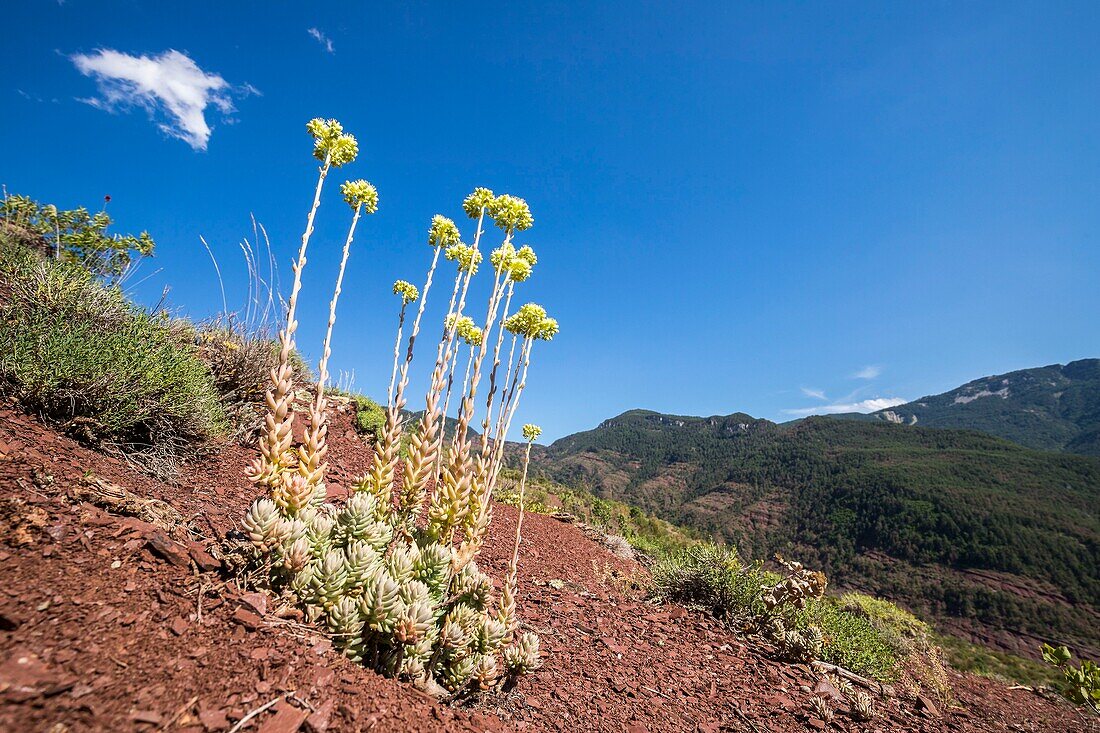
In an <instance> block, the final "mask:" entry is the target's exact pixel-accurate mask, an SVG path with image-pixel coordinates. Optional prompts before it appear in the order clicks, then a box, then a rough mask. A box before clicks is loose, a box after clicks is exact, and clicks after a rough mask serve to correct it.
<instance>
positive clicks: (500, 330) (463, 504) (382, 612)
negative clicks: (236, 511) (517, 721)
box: [244, 120, 558, 695]
mask: <svg viewBox="0 0 1100 733" xmlns="http://www.w3.org/2000/svg"><path fill="white" fill-rule="evenodd" d="M308 129H309V132H310V134H311V135H313V137H314V141H315V147H314V155H315V156H316V157H317V158H318V160H320V161H321V168H320V172H319V177H318V182H317V187H316V191H315V195H314V202H313V207H312V209H311V210H310V214H309V217H308V219H307V225H306V230H305V233H304V234H303V236H302V244H301V248H300V250H299V256H298V260H297V263H296V265H295V267H294V273H295V279H294V286H293V289H292V291H291V297H290V299H289V301H288V312H287V320H286V326H285V328H284V329H283V330H282V331H281V332H280V335H279V341H280V353H279V358H280V361H279V364H278V366H277V367H276V368H275V369H274V370H273V371H272V373H271V376H272V384H271V387H270V389H269V391H268V394H267V398H266V402H267V405H268V407H269V411H268V414H267V416H266V421H265V429H264V433H263V435H262V436H261V440H260V453H261V455H260V458H258V459H257V460H256V461H255V462H254V464H253V465H252V466H250V468H249V478H250V479H251V480H252V481H253V482H255V483H256V484H257V485H259V486H262V487H264V488H265V489H266V490H267V492H268V496H267V497H265V498H262V499H259V500H257V501H256V502H255V503H254V504H253V505H252V507H251V508H250V509H249V511H248V513H247V515H246V517H245V520H244V527H245V530H246V531H247V533H248V535H249V538H250V539H251V541H252V543H253V544H254V545H255V546H256V547H257V548H258V549H259V550H260V551H261V553H262V555H263V557H265V558H266V562H267V565H268V567H269V568H270V569H271V571H272V581H273V583H274V584H275V585H276V586H277V587H281V588H285V589H288V590H289V591H291V592H292V593H293V594H294V595H295V596H296V597H297V599H298V600H299V601H300V603H301V604H302V606H303V607H304V609H305V612H306V614H307V616H308V617H309V618H310V619H312V620H315V621H318V622H323V623H324V624H325V625H326V626H327V627H328V629H329V630H330V631H331V632H332V634H333V638H334V640H335V642H336V644H337V645H338V646H339V647H340V648H341V649H342V650H344V652H345V653H346V654H347V655H348V656H350V657H352V658H354V659H357V660H361V661H363V662H364V663H365V664H368V665H369V666H371V667H373V668H375V669H378V670H380V671H381V672H383V673H385V674H388V675H392V676H400V677H403V678H406V679H410V680H413V681H415V682H416V683H417V684H419V685H420V686H422V687H423V688H425V689H427V690H430V691H432V692H433V693H436V694H440V695H443V694H451V695H458V694H465V693H467V692H471V691H473V690H485V689H490V688H492V687H494V686H497V685H499V684H502V683H507V682H508V681H509V680H512V679H514V678H515V677H516V676H517V675H520V674H523V673H526V672H529V671H531V670H534V669H536V668H537V667H538V666H539V664H540V657H539V641H538V637H537V636H535V635H534V634H532V633H521V631H520V623H519V619H518V616H517V614H516V590H517V574H518V567H517V566H518V554H519V544H520V539H521V531H522V522H523V501H522V497H523V496H524V493H525V485H526V470H527V464H528V460H529V457H530V445H531V443H532V442H533V441H534V440H535V438H536V437H537V435H538V433H539V430H538V428H537V427H536V426H533V425H527V426H524V430H523V433H524V437H525V438H526V439H527V441H528V447H527V452H526V456H525V460H524V468H523V474H522V476H521V479H520V488H519V493H520V497H521V500H520V505H521V512H520V520H519V523H518V526H517V530H516V538H515V545H514V548H513V553H512V558H511V560H510V562H509V564H508V569H507V573H506V576H505V578H504V582H503V584H502V591H501V595H500V598H499V599H494V598H493V593H492V590H493V583H492V580H491V579H490V578H489V577H488V576H487V575H485V574H484V573H483V572H481V571H480V570H479V569H478V567H477V564H476V561H475V560H476V557H477V555H478V553H479V551H480V549H481V546H482V544H483V543H484V541H485V537H486V533H487V530H488V527H489V523H490V521H491V517H492V503H491V502H490V497H491V496H492V493H493V490H494V488H495V486H496V483H497V480H498V478H499V474H500V470H501V466H502V459H503V453H504V445H505V436H506V435H507V434H508V431H509V428H510V426H511V424H512V419H513V417H514V415H515V412H516V410H517V408H518V405H519V400H520V397H521V395H522V393H523V391H524V388H525V386H526V381H527V373H528V369H529V367H530V363H531V353H532V350H533V347H534V344H535V342H536V341H540V340H546V341H548V340H550V339H552V338H553V337H554V336H555V335H556V334H557V332H558V325H557V322H556V321H555V320H554V319H552V318H549V317H548V316H547V315H546V311H545V310H544V309H542V308H541V307H540V306H538V305H535V304H526V305H524V306H522V307H520V308H519V309H517V310H516V311H515V312H510V303H511V298H512V293H513V291H514V288H515V284H516V283H518V282H522V281H524V280H526V279H527V277H528V276H529V275H530V274H531V268H532V266H533V265H534V262H535V259H534V253H533V252H532V251H531V250H530V248H529V247H522V248H519V249H517V248H516V247H515V246H514V245H513V243H512V240H513V237H514V235H515V234H516V233H517V232H521V231H524V230H526V229H527V228H529V227H530V226H531V224H532V223H533V220H532V218H531V214H530V211H529V210H528V207H527V204H526V203H525V202H524V201H523V200H522V199H518V198H515V197H513V196H508V195H503V196H495V195H494V194H493V193H492V192H491V191H489V190H488V189H483V188H479V189H476V190H475V191H474V192H473V193H472V194H471V195H470V196H469V197H467V199H466V200H465V202H464V204H463V208H464V209H465V211H466V213H467V215H468V216H469V217H470V218H471V219H473V220H475V221H476V222H477V229H476V232H475V235H474V240H473V244H472V245H466V244H463V243H462V242H461V241H460V238H459V235H458V229H457V226H456V225H455V224H454V222H452V221H451V220H449V219H446V218H445V217H442V216H437V217H436V218H435V219H433V222H432V227H431V229H430V231H429V237H428V244H429V245H430V246H431V247H432V248H433V250H434V252H433V257H432V262H431V265H430V267H429V269H428V274H427V278H426V280H425V283H424V286H423V288H421V289H417V288H415V287H414V286H411V285H410V284H409V283H407V282H404V281H398V283H396V284H395V285H394V292H395V294H397V295H400V296H401V299H402V306H401V311H400V314H399V320H398V334H399V335H398V340H397V345H396V347H395V352H394V367H393V376H392V379H391V388H390V391H389V394H388V398H387V406H386V410H385V420H384V424H383V425H382V426H381V428H380V429H379V430H378V432H377V438H376V441H375V450H374V453H373V459H372V466H371V469H370V471H369V472H368V473H367V475H365V476H363V477H362V478H360V479H359V480H358V481H356V482H355V484H354V485H353V492H352V495H351V497H350V498H349V499H348V501H347V503H346V504H345V505H344V506H343V507H336V506H333V505H331V504H328V503H326V501H325V499H326V490H325V481H324V479H325V473H326V468H327V466H326V464H325V462H324V456H325V453H326V451H327V444H326V435H327V434H326V429H325V397H324V395H325V385H326V381H327V377H328V372H327V360H328V357H329V354H330V346H331V334H332V325H333V323H334V321H335V317H336V303H337V298H338V297H339V294H340V285H341V282H342V277H343V271H344V264H345V263H346V261H347V257H348V251H349V248H350V245H351V241H352V234H353V232H354V228H355V224H356V222H357V221H358V217H359V211H360V207H362V209H363V210H364V211H366V212H367V213H371V212H372V211H373V210H374V208H375V207H376V205H377V192H375V191H374V189H373V187H370V186H369V184H365V182H359V184H354V185H353V184H345V187H344V194H345V200H346V201H347V202H348V204H349V205H350V206H352V209H353V211H354V212H355V214H354V216H353V219H352V225H351V229H350V230H349V234H348V239H347V243H346V244H345V247H344V253H343V260H342V262H341V267H340V275H339V276H338V279H337V284H336V289H335V293H334V296H333V299H332V302H331V304H330V310H329V328H328V332H327V333H326V336H325V343H324V350H323V356H322V359H321V364H320V369H319V379H318V384H317V389H316V392H315V398H314V401H313V404H312V406H311V408H310V423H309V427H308V429H307V431H306V434H305V440H304V442H303V444H302V445H299V446H295V445H293V438H292V430H291V427H292V423H293V420H294V413H293V411H292V409H291V404H290V400H291V395H292V393H293V374H292V370H291V369H290V367H289V364H288V359H289V354H290V353H291V352H292V350H293V345H294V342H293V336H294V332H295V330H296V327H297V321H296V320H295V311H296V305H297V298H298V293H299V290H300V286H301V272H302V269H303V267H304V265H305V259H306V250H307V247H308V243H309V238H310V234H311V232H312V230H313V221H314V218H315V216H316V213H317V209H318V207H319V205H320V200H321V192H322V187H323V185H324V181H325V177H326V176H327V174H328V173H329V171H330V169H331V167H332V166H340V165H343V164H346V163H350V162H351V161H352V160H354V158H355V155H356V152H357V150H358V145H357V143H356V141H355V139H354V138H353V137H352V136H350V135H347V134H346V133H344V132H343V130H342V128H341V127H340V125H339V124H338V123H337V122H335V121H333V120H329V121H327V122H326V121H324V120H313V121H312V122H310V124H309V126H308ZM360 184H362V185H360ZM487 218H488V219H491V220H492V221H493V222H494V223H495V224H496V225H497V227H498V228H499V229H501V230H502V231H503V233H504V240H503V243H502V244H501V246H500V247H499V248H497V249H496V250H494V251H493V252H492V253H491V255H490V258H489V259H490V262H491V264H492V270H493V275H494V282H493V287H492V291H491V294H490V297H489V303H488V308H487V313H486V316H485V320H484V322H483V325H482V326H481V327H480V329H478V330H477V331H476V336H477V338H474V336H473V335H472V334H474V333H475V332H474V331H471V330H469V328H464V333H463V334H461V335H460V334H459V328H460V325H459V324H460V323H464V321H463V320H462V319H464V318H468V317H467V316H464V311H465V310H466V295H467V292H468V288H469V285H470V280H471V279H472V277H473V276H474V274H475V273H476V272H477V269H478V265H479V263H480V262H481V261H482V259H483V258H482V255H481V253H480V243H481V238H482V236H483V234H484V230H483V224H484V223H485V221H486V219H487ZM441 251H445V254H446V258H447V259H448V260H451V261H456V262H457V263H458V272H457V274H456V276H455V282H454V287H453V291H452V297H451V305H450V306H449V308H448V313H447V318H446V319H445V321H444V327H443V333H442V336H441V337H440V341H439V345H438V348H437V353H436V360H435V364H434V367H433V369H432V373H431V379H430V387H429V390H428V393H427V396H426V398H425V409H424V410H423V412H421V413H419V414H418V415H416V416H415V417H414V418H413V419H415V426H414V427H413V428H412V429H411V430H408V431H406V428H405V421H406V420H407V419H409V418H408V415H409V413H407V412H406V411H405V410H404V406H405V391H406V388H407V386H408V383H409V367H410V364H411V362H412V360H413V353H414V345H415V342H416V339H417V336H418V334H419V332H420V326H421V322H422V318H423V315H424V309H425V303H426V301H427V298H428V295H429V292H430V290H431V285H432V280H433V276H434V273H435V271H436V267H437V265H438V262H439V259H440V258H439V255H440V252H441ZM417 298H419V300H420V306H419V308H418V311H417V314H416V316H415V318H414V319H413V323H412V326H411V328H410V331H409V337H408V341H407V347H406V349H405V357H404V360H402V359H401V344H402V335H403V329H404V325H405V315H406V313H405V310H406V306H408V305H409V304H410V303H412V302H414V301H416V300H417ZM494 328H496V329H497V334H496V340H495V347H494V348H493V359H492V366H491V367H489V368H488V369H487V370H486V369H483V364H485V362H486V356H487V354H488V352H489V346H490V341H491V338H492V335H493V333H492V332H493V329H494ZM505 332H507V333H509V334H511V355H510V357H509V359H508V361H507V362H506V365H505V367H504V368H503V369H500V368H499V367H500V366H501V364H502V361H501V354H502V346H503V343H504V341H505V338H506V337H505V335H504V334H505ZM458 338H463V339H464V340H466V342H467V343H468V345H469V346H470V348H471V356H470V357H469V359H468V372H467V374H468V377H467V381H466V383H465V384H464V385H463V386H462V390H461V392H460V393H459V397H460V401H459V407H458V416H457V420H456V427H455V429H454V431H453V434H452V435H451V436H450V437H449V439H448V438H447V437H446V435H445V433H444V431H443V426H444V424H445V420H446V419H447V418H446V410H445V409H442V408H441V404H445V403H444V399H445V397H446V396H447V395H449V393H450V390H451V389H452V387H453V386H454V384H455V382H454V380H453V375H454V371H455V365H456V363H457V361H458V351H459V349H458V344H457V340H458ZM483 372H487V373H488V377H489V389H488V391H487V395H486V400H485V406H486V410H485V416H484V419H483V421H482V426H483V432H482V433H481V434H480V444H479V445H475V441H474V440H473V435H472V431H471V430H470V427H469V426H470V422H471V420H472V419H473V417H474V412H475V399H476V398H477V397H478V391H477V390H478V385H479V383H480V380H481V377H482V376H483ZM498 378H499V379H500V381H499V383H498ZM498 397H499V399H498ZM494 408H496V412H495V413H494ZM406 433H407V434H408V438H407V449H406V450H405V451H404V453H405V455H404V456H401V450H400V448H401V442H402V438H403V436H404V435H405V434H406ZM399 461H401V462H402V463H403V466H402V470H401V472H400V473H401V477H400V479H399V480H395V479H396V476H397V475H398V471H397V468H398V462H399ZM502 667H503V669H502Z"/></svg>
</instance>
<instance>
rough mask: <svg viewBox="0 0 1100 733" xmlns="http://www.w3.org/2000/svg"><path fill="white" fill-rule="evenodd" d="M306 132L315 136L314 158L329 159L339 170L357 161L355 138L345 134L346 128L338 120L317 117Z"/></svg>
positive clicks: (309, 123)
mask: <svg viewBox="0 0 1100 733" xmlns="http://www.w3.org/2000/svg"><path fill="white" fill-rule="evenodd" d="M306 130H307V131H309V134H310V135H312V136H313V140H314V144H313V157H314V158H316V159H317V160H320V161H323V160H325V159H326V158H328V160H329V162H330V163H332V165H334V166H336V167H337V168H339V167H340V166H342V165H345V164H347V163H350V162H351V161H353V160H355V156H356V155H358V154H359V143H358V142H356V140H355V136H354V135H349V134H347V133H345V132H344V127H343V126H342V125H341V124H340V123H339V122H337V121H336V120H322V119H321V118H320V117H316V118H314V119H312V120H310V121H309V122H307V123H306Z"/></svg>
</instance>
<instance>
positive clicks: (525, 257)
mask: <svg viewBox="0 0 1100 733" xmlns="http://www.w3.org/2000/svg"><path fill="white" fill-rule="evenodd" d="M538 261H539V258H538V257H536V256H535V250H533V249H531V247H530V245H526V244H525V245H523V246H522V247H520V248H519V249H518V250H516V256H515V257H514V258H512V263H511V265H510V266H509V267H508V277H510V278H511V280H512V282H517V283H521V282H523V281H524V280H526V279H527V278H529V277H531V271H532V270H533V269H534V267H535V263H537V262H538Z"/></svg>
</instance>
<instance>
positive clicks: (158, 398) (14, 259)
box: [0, 235, 226, 476]
mask: <svg viewBox="0 0 1100 733" xmlns="http://www.w3.org/2000/svg"><path fill="white" fill-rule="evenodd" d="M0 390H2V391H3V392H5V393H7V394H9V395H11V396H13V397H15V398H16V399H18V400H19V401H20V402H21V403H22V404H23V405H24V406H26V407H27V408H28V409H31V410H34V411H37V412H39V413H41V414H42V415H44V416H45V417H47V418H49V419H50V420H52V421H55V422H58V423H60V424H61V425H62V426H63V427H64V428H65V430H66V431H67V432H69V433H71V434H73V435H75V436H77V437H79V438H81V439H83V440H87V441H89V442H92V443H96V444H99V445H101V446H105V447H109V448H110V447H113V448H116V449H118V450H121V451H122V452H123V453H124V454H126V455H128V456H133V457H135V458H136V459H137V460H138V461H139V462H141V463H142V464H143V465H145V467H146V468H147V469H150V470H153V471H154V472H156V473H159V474H160V475H164V476H169V475H171V474H172V473H173V471H174V468H175V465H176V462H177V461H178V460H179V458H180V457H181V456H183V455H185V454H187V453H188V452H192V451H193V450H194V449H195V447H196V446H197V445H199V444H201V443H204V442H206V441H208V440H211V439H214V438H218V437H220V436H222V435H223V434H224V433H225V430H226V420H225V413H224V410H223V408H222V404H221V402H220V401H219V395H218V393H217V391H216V390H215V387H214V384H213V381H212V379H211V375H210V372H209V371H208V370H207V368H206V366H205V365H204V364H203V362H202V360H201V359H200V358H199V356H198V354H197V350H196V348H195V346H194V330H193V328H192V327H191V326H190V325H189V324H186V323H184V322H182V321H176V320H173V319H171V318H169V317H167V316H166V315H150V314H148V313H146V312H144V311H143V310H141V309H140V308H138V307H137V306H135V305H133V304H132V303H130V302H129V301H127V300H126V298H125V296H124V295H123V294H122V293H121V291H119V290H118V289H117V288H111V287H105V286H104V285H103V284H101V283H100V282H99V281H97V280H96V279H95V277H94V276H93V275H92V274H91V272H89V271H88V270H87V269H85V268H84V267H82V266H80V265H77V264H75V263H71V262H63V261H62V262H58V261H56V260H49V259H43V258H42V257H40V256H38V255H36V254H34V253H33V252H30V251H28V250H27V249H26V248H25V247H22V246H21V245H19V244H12V243H10V242H9V241H8V238H7V236H6V235H5V236H3V237H0Z"/></svg>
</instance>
